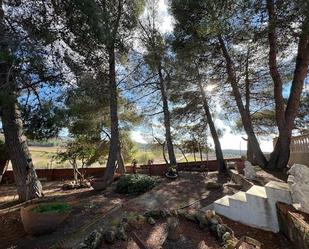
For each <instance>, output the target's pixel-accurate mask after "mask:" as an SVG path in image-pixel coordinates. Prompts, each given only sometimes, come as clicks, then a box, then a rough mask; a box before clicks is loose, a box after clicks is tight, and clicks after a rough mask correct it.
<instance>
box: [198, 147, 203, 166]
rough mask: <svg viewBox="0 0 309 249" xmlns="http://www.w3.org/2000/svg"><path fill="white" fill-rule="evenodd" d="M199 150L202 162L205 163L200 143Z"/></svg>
mask: <svg viewBox="0 0 309 249" xmlns="http://www.w3.org/2000/svg"><path fill="white" fill-rule="evenodd" d="M198 150H199V152H200V159H201V162H202V161H203V151H202V146H201V143H198Z"/></svg>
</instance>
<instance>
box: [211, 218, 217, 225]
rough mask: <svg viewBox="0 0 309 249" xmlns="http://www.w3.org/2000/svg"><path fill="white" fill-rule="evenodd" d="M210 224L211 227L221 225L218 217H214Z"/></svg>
mask: <svg viewBox="0 0 309 249" xmlns="http://www.w3.org/2000/svg"><path fill="white" fill-rule="evenodd" d="M209 223H210V224H211V225H218V224H219V221H218V220H217V219H216V217H213V218H211V219H210V220H209Z"/></svg>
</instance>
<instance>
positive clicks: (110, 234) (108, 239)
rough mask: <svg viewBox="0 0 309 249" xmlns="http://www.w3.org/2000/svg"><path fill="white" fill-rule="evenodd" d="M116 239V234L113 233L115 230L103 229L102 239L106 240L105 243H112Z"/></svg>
mask: <svg viewBox="0 0 309 249" xmlns="http://www.w3.org/2000/svg"><path fill="white" fill-rule="evenodd" d="M115 239H116V234H115V231H114V230H112V229H110V230H107V231H105V233H104V240H105V241H106V242H107V243H110V244H112V243H114V241H115Z"/></svg>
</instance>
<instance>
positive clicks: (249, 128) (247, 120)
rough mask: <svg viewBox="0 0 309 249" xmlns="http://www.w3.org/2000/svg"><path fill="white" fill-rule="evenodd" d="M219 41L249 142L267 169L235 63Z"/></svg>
mask: <svg viewBox="0 0 309 249" xmlns="http://www.w3.org/2000/svg"><path fill="white" fill-rule="evenodd" d="M218 40H219V43H220V47H221V50H222V52H223V56H224V58H225V61H226V71H227V75H228V81H229V82H230V84H231V87H232V92H233V95H234V98H235V101H236V105H237V108H238V110H239V113H240V116H241V120H242V124H243V126H244V129H245V131H246V133H247V136H248V140H250V141H251V144H252V149H253V152H254V154H255V155H256V160H257V162H258V164H259V165H260V166H262V167H266V165H267V160H266V158H265V156H264V154H263V152H262V150H261V147H260V144H259V142H258V140H257V138H256V136H255V133H254V130H253V125H252V120H251V116H250V113H248V112H247V111H246V109H245V107H244V104H243V102H242V98H241V94H240V91H239V88H238V85H237V78H236V72H235V70H234V65H233V61H232V59H231V57H230V54H229V52H228V50H227V48H226V45H225V42H224V41H223V38H222V37H221V36H218Z"/></svg>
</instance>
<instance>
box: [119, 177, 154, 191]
mask: <svg viewBox="0 0 309 249" xmlns="http://www.w3.org/2000/svg"><path fill="white" fill-rule="evenodd" d="M155 185H156V181H155V179H154V178H152V177H150V176H147V175H139V174H136V175H125V176H122V177H121V178H120V179H119V180H118V182H117V185H116V192H118V193H121V194H141V193H145V192H146V191H148V190H150V189H152V188H153V187H154V186H155Z"/></svg>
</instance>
